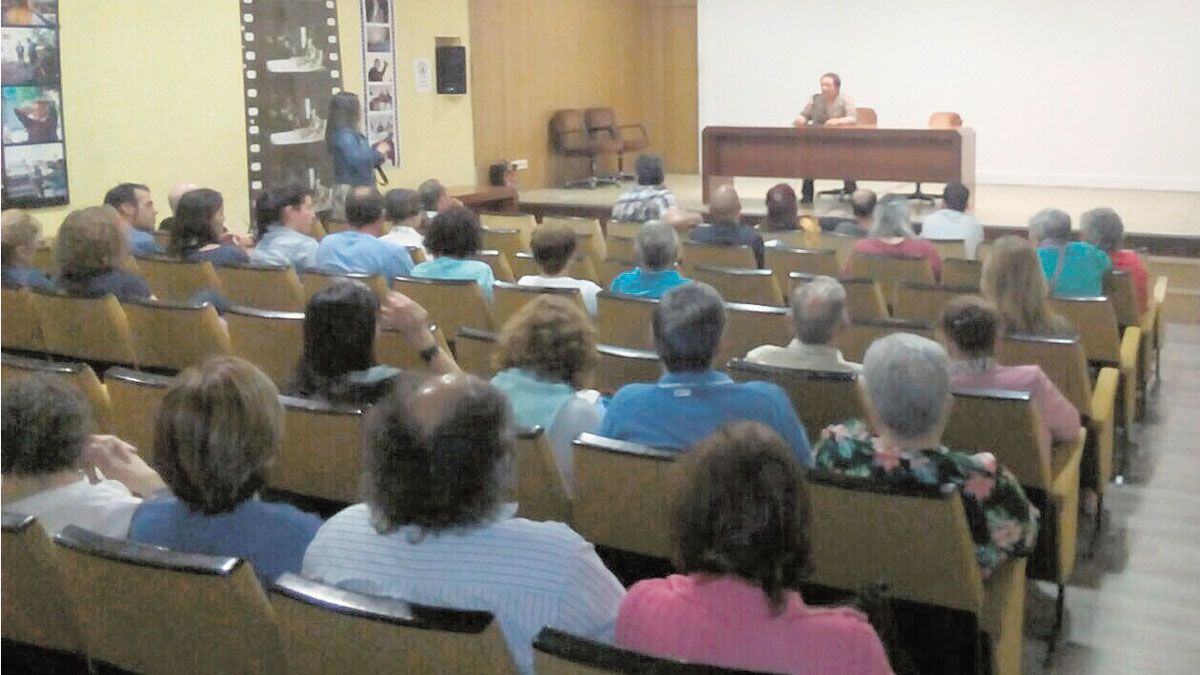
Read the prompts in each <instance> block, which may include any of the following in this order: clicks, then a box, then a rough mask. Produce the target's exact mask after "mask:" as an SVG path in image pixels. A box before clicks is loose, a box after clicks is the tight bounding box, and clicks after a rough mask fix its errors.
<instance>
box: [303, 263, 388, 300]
mask: <svg viewBox="0 0 1200 675" xmlns="http://www.w3.org/2000/svg"><path fill="white" fill-rule="evenodd" d="M338 279H355V280H357V281H361V282H363V283H364V284H366V285H367V286H370V287H371V290H372V291H375V295H377V296H378V297H380V298H383V297H384V296H385V295H387V292H388V287H389V286H391V280H390V279H384V278H383V277H382V276H381V275H378V274H357V273H351V272H323V271H321V270H305V271H304V274H301V275H300V285H301V286H303V287H304V302H305V304H307V303H308V301H309V300H311V299H312V296H314V295H316V294H317V292H318V291H321V290H324V289H325V287H327V286H329V284H332V283H333V282H334V281H337V280H338Z"/></svg>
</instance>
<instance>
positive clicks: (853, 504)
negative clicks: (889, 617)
mask: <svg viewBox="0 0 1200 675" xmlns="http://www.w3.org/2000/svg"><path fill="white" fill-rule="evenodd" d="M946 490H947V491H946V492H944V493H943V492H941V491H940V490H939V488H937V487H933V486H920V485H912V486H907V485H905V486H902V485H894V484H889V483H881V482H877V481H875V480H871V479H862V478H849V477H842V476H837V475H831V474H825V473H817V472H809V475H808V495H809V501H810V504H811V508H812V513H819V514H821V517H820V518H814V519H813V520H812V523H811V525H810V527H811V529H810V530H809V534H810V539H811V542H812V561H813V574H812V576H811V577H810V579H811V581H813V582H814V583H817V584H821V585H824V586H831V587H833V588H841V589H847V590H855V591H857V590H859V589H861V588H863V587H865V586H870V585H874V584H877V583H883V584H885V585H886V587H887V594H888V596H890V597H895V598H901V599H904V600H911V601H915V602H921V603H929V604H934V605H939V606H942V607H952V608H954V609H961V610H966V611H969V612H974V613H975V614H979V613H980V612H981V610H982V609H983V601H984V593H983V581H982V578H981V573H980V571H979V565H978V563H976V562H975V543H974V542H973V541H972V540H971V532H970V530H968V528H967V516H966V511H965V510H964V509H963V504H962V497H961V496H960V495H959V493H958V491H957V490H956V489H953V488H946Z"/></svg>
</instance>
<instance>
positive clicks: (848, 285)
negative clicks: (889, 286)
mask: <svg viewBox="0 0 1200 675" xmlns="http://www.w3.org/2000/svg"><path fill="white" fill-rule="evenodd" d="M815 276H816V275H815V274H808V273H804V272H791V273H790V274H788V284H789V290H788V294H789V297H790V295H791V292H792V291H794V290H796V287H797V286H799V285H800V284H806V283H808V282H810V281H812V280H813V277H815ZM838 281H839V282H841V284H842V288H844V289H846V312H847V313H848V314H849V315H850V318H851V319H856V320H871V319H886V318H888V317H889V316H891V315H890V314H889V313H888V306H887V301H886V300H884V297H883V288H882V287H881V286H880V285H879V282H877V281H875V280H874V279H867V278H865V277H849V278H842V279H838Z"/></svg>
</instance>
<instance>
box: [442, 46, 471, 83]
mask: <svg viewBox="0 0 1200 675" xmlns="http://www.w3.org/2000/svg"><path fill="white" fill-rule="evenodd" d="M436 54H437V92H438V93H439V94H465V93H467V48H466V47H464V46H462V45H438V47H437V49H436Z"/></svg>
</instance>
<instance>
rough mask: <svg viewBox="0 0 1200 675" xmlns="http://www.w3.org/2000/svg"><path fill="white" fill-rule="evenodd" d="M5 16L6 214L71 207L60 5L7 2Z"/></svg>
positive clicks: (54, 1)
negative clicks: (24, 210)
mask: <svg viewBox="0 0 1200 675" xmlns="http://www.w3.org/2000/svg"><path fill="white" fill-rule="evenodd" d="M0 12H3V14H0V81H3V83H4V84H3V87H2V91H0V96H2V98H3V115H4V124H3V128H4V138H3V144H2V145H3V151H2V153H0V155H2V160H0V161H2V163H3V169H4V183H3V191H4V195H3V202H4V208H6V209H7V208H14V207H16V208H36V207H40V206H54V205H58V204H66V203H67V201H68V194H67V151H66V143H65V138H64V136H63V101H62V69H61V65H60V61H59V41H58V0H28V1H25V2H5V3H3V6H2V9H0Z"/></svg>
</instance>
